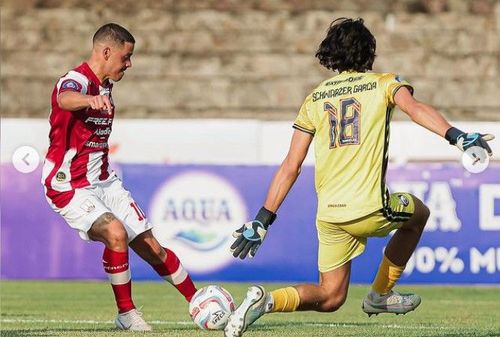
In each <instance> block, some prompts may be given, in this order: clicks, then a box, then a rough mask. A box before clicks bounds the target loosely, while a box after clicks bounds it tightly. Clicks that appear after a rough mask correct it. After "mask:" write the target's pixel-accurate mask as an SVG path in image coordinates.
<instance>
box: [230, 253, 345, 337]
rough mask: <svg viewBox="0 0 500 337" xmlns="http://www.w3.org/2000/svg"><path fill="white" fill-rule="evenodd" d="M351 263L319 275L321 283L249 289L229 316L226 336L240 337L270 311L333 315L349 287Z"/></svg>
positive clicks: (253, 287) (343, 299)
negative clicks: (267, 290)
mask: <svg viewBox="0 0 500 337" xmlns="http://www.w3.org/2000/svg"><path fill="white" fill-rule="evenodd" d="M350 271H351V262H350V261H348V262H347V263H345V264H344V265H342V266H341V267H339V268H337V269H335V270H332V271H329V272H325V273H320V283H319V284H318V285H314V284H301V285H297V286H294V287H286V288H280V289H277V290H274V291H272V292H269V293H268V292H266V290H265V289H264V288H263V287H260V286H252V287H250V288H248V292H247V294H246V297H245V299H244V300H243V302H242V303H241V305H240V306H239V307H238V308H237V309H236V311H235V312H234V313H233V314H231V316H230V317H229V322H228V324H227V326H226V328H225V329H224V334H225V336H226V337H240V336H241V335H242V334H243V332H244V331H245V330H246V329H247V328H248V326H249V325H251V324H252V323H253V322H255V321H256V320H257V319H258V318H259V317H261V316H262V315H264V314H266V313H271V312H293V311H299V310H315V311H319V312H332V311H336V310H337V309H339V308H340V307H341V306H342V304H344V302H345V300H346V297H347V290H348V288H349V276H350Z"/></svg>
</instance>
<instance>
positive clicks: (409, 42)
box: [0, 0, 500, 121]
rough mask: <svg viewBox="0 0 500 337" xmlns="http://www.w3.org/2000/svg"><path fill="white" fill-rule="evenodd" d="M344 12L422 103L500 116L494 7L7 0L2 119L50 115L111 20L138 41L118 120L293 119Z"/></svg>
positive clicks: (437, 0) (382, 64)
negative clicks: (68, 75)
mask: <svg viewBox="0 0 500 337" xmlns="http://www.w3.org/2000/svg"><path fill="white" fill-rule="evenodd" d="M340 16H349V17H358V16H360V17H363V18H364V19H365V21H366V24H367V25H368V27H369V28H370V29H371V30H372V31H373V33H374V34H375V35H376V37H377V49H378V50H377V53H378V55H379V56H378V58H377V60H376V63H375V65H376V68H375V70H376V71H391V72H397V73H400V74H401V75H402V76H403V77H404V78H406V79H407V80H409V81H410V82H411V83H413V84H414V85H415V87H416V97H417V98H418V99H421V100H424V101H428V102H430V103H431V104H433V105H435V106H436V107H438V108H439V109H440V110H441V111H443V112H444V113H445V114H446V115H447V117H448V118H450V119H452V120H476V119H480V120H488V121H489V120H496V121H499V120H500V94H499V88H500V76H499V75H500V1H499V0H470V1H466V0H414V1H412V0H397V1H382V0H373V1H368V0H350V1H333V0H332V1H324V0H323V1H319V0H309V1H298V0H267V1H258V0H253V1H236V0H219V1H216V0H182V1H174V0H164V1H153V0H145V1H136V0H123V1H110V0H107V1H106V0H104V1H99V2H98V3H97V2H94V1H90V0H83V1H76V0H66V1H62V0H59V1H57V0H38V1H36V0H4V1H3V2H2V4H1V7H0V21H1V36H0V46H1V96H0V103H1V112H2V116H9V117H42V118H43V117H46V116H47V115H48V110H49V98H50V93H51V91H52V88H53V85H54V83H55V81H56V80H57V78H58V77H59V76H61V75H63V74H64V73H65V72H66V71H67V70H68V69H70V68H72V67H74V66H76V65H78V64H79V63H80V62H81V61H82V60H84V59H85V58H86V57H87V56H88V53H89V51H90V48H91V37H92V35H93V33H94V32H95V30H96V29H97V28H98V27H99V26H100V25H102V24H104V23H106V22H110V21H112V22H117V23H120V24H122V25H124V26H126V27H127V28H129V29H130V30H131V32H132V33H133V34H134V36H135V37H136V40H137V44H136V51H135V55H134V57H133V68H132V69H131V70H129V71H128V72H127V74H126V76H125V78H124V80H122V81H121V82H120V83H117V84H116V86H115V90H114V98H115V103H116V104H117V107H118V110H117V112H118V114H119V116H124V117H132V118H136V117H137V118H198V117H201V118H228V117H229V118H259V119H266V120H290V119H293V118H294V116H295V114H296V111H297V110H298V108H299V106H300V104H301V102H302V100H303V98H304V97H305V96H306V95H307V93H308V92H309V91H310V90H311V89H312V88H313V87H314V85H315V84H317V83H318V82H320V81H321V80H322V79H324V78H326V77H328V76H330V75H331V73H329V72H328V71H327V70H325V69H323V68H322V67H321V66H320V65H319V63H318V62H317V61H316V59H315V58H314V53H315V50H316V48H317V46H318V44H319V42H320V41H321V40H322V39H323V37H324V34H325V31H326V29H327V27H328V25H329V23H330V22H331V21H332V19H334V18H336V17H340ZM395 118H396V119H404V117H403V116H401V114H396V116H395Z"/></svg>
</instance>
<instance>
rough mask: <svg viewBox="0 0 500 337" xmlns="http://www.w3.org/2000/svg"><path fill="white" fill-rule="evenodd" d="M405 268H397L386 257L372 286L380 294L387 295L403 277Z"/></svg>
mask: <svg viewBox="0 0 500 337" xmlns="http://www.w3.org/2000/svg"><path fill="white" fill-rule="evenodd" d="M404 269H405V266H396V265H395V264H394V263H392V262H391V261H389V259H388V258H387V257H386V256H385V254H384V257H383V259H382V262H381V263H380V267H379V268H378V273H377V276H376V277H375V280H374V281H373V284H372V289H373V291H375V292H376V293H378V294H381V295H383V294H387V293H388V292H389V291H391V289H392V288H393V287H394V284H396V282H397V280H399V278H400V277H401V274H402V273H403V270H404Z"/></svg>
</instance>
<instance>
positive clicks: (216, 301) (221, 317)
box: [189, 285, 235, 330]
mask: <svg viewBox="0 0 500 337" xmlns="http://www.w3.org/2000/svg"><path fill="white" fill-rule="evenodd" d="M234 309H235V308H234V300H233V297H232V296H231V294H230V293H229V292H228V291H227V290H226V289H224V288H222V287H221V286H217V285H209V286H206V287H203V288H201V289H199V290H198V291H197V292H196V293H195V294H194V296H193V298H192V299H191V302H190V303H189V314H190V315H191V318H192V319H193V322H194V323H195V324H196V325H197V326H199V327H200V328H201V329H203V330H222V329H224V327H225V326H226V324H227V321H228V319H229V315H231V313H232V312H233V311H234Z"/></svg>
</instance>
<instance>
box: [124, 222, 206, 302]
mask: <svg viewBox="0 0 500 337" xmlns="http://www.w3.org/2000/svg"><path fill="white" fill-rule="evenodd" d="M130 248H132V249H133V250H134V251H135V252H136V253H137V255H139V256H140V257H141V258H143V259H144V260H145V261H146V262H148V263H149V264H150V265H151V267H153V269H154V270H155V271H156V272H157V273H158V275H160V277H162V278H163V279H164V280H166V281H168V282H169V283H170V284H172V285H173V286H174V287H175V288H176V289H177V290H178V291H179V292H180V293H181V294H182V295H183V296H184V297H185V298H186V300H187V301H188V302H189V301H191V298H192V297H193V295H194V293H195V292H196V287H195V286H194V284H193V281H192V280H191V277H190V276H189V274H188V272H187V270H186V269H184V267H183V266H182V264H181V262H180V260H179V258H178V257H177V255H176V254H175V253H174V252H173V251H171V250H170V249H168V248H164V247H162V246H161V245H160V243H159V242H158V241H157V240H156V238H155V237H154V236H153V234H152V233H151V230H147V231H146V232H144V233H141V234H139V235H138V236H137V237H136V238H135V239H134V240H133V241H131V242H130Z"/></svg>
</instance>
